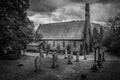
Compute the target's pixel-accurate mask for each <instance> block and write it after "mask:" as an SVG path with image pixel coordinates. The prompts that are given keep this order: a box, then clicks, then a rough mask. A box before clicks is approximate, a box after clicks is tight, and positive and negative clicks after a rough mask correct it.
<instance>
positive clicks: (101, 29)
mask: <svg viewBox="0 0 120 80" xmlns="http://www.w3.org/2000/svg"><path fill="white" fill-rule="evenodd" d="M103 36H104V30H103V28H102V27H101V28H100V32H99V42H100V43H102V41H103Z"/></svg>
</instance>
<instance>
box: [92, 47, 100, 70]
mask: <svg viewBox="0 0 120 80" xmlns="http://www.w3.org/2000/svg"><path fill="white" fill-rule="evenodd" d="M91 70H92V72H96V71H98V66H97V48H94V63H93V66H92V68H91Z"/></svg>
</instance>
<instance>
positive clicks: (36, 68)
mask: <svg viewBox="0 0 120 80" xmlns="http://www.w3.org/2000/svg"><path fill="white" fill-rule="evenodd" d="M37 60H38V56H37V57H36V58H35V72H37V70H38V67H37Z"/></svg>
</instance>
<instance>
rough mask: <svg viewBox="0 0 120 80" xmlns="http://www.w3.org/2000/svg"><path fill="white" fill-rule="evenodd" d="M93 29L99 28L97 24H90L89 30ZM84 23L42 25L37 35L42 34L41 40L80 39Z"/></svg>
mask: <svg viewBox="0 0 120 80" xmlns="http://www.w3.org/2000/svg"><path fill="white" fill-rule="evenodd" d="M94 27H98V28H100V27H101V25H99V24H94V23H92V24H91V30H93V28H94ZM83 28H84V21H71V22H62V23H49V24H42V25H40V26H39V27H38V29H37V31H36V32H37V33H38V34H39V33H40V34H42V35H43V38H42V39H82V38H83Z"/></svg>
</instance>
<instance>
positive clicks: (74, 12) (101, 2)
mask: <svg viewBox="0 0 120 80" xmlns="http://www.w3.org/2000/svg"><path fill="white" fill-rule="evenodd" d="M85 2H90V3H91V4H90V8H91V9H90V10H91V21H103V22H104V21H107V20H108V18H109V17H112V16H114V15H116V13H118V12H120V0H30V9H29V10H28V16H29V17H30V18H31V19H32V20H34V21H37V23H39V22H41V23H42V22H44V23H47V22H49V21H63V20H76V19H77V20H78V19H79V20H83V19H84V14H85V12H84V11H85Z"/></svg>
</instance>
